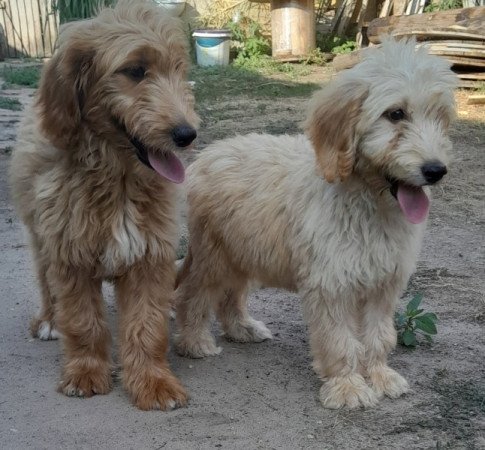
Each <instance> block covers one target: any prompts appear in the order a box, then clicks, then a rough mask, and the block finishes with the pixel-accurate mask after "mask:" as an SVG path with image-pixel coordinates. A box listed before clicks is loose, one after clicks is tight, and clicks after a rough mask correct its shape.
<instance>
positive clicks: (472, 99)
mask: <svg viewBox="0 0 485 450" xmlns="http://www.w3.org/2000/svg"><path fill="white" fill-rule="evenodd" d="M466 103H467V105H485V94H474V95H469V96H468V100H467V101H466Z"/></svg>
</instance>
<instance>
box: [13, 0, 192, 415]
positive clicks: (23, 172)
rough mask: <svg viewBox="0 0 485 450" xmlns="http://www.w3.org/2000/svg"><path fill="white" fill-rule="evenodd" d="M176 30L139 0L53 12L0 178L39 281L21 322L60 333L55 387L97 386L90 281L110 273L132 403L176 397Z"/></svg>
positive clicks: (161, 404) (104, 354)
mask: <svg viewBox="0 0 485 450" xmlns="http://www.w3.org/2000/svg"><path fill="white" fill-rule="evenodd" d="M187 69H188V55H187V44H186V36H185V33H184V32H183V30H182V28H181V26H180V23H179V22H178V21H177V19H174V18H172V17H168V16H167V15H165V14H164V13H163V10H162V9H161V8H159V7H157V6H155V4H153V3H152V2H143V1H141V2H140V1H139V2H130V1H122V2H120V3H119V4H118V6H116V7H115V8H114V9H104V10H102V11H101V12H100V14H99V15H98V16H97V17H96V18H94V19H92V20H88V21H81V22H76V23H72V24H68V25H66V26H65V28H64V29H63V31H62V32H61V35H60V40H59V48H58V51H57V53H56V54H55V56H54V57H53V58H52V60H51V61H50V62H49V63H48V64H47V65H46V67H45V69H44V71H43V74H42V77H41V81H40V87H39V91H38V95H37V100H36V102H35V106H34V107H33V109H32V110H31V111H30V112H29V113H28V114H27V115H26V117H25V119H24V121H23V123H22V125H21V128H20V130H19V136H18V144H17V146H16V149H15V151H14V155H13V160H12V165H11V168H10V176H11V189H12V195H13V198H14V202H15V204H16V207H17V210H18V213H19V215H20V216H21V218H22V221H23V222H24V223H25V225H26V227H27V229H28V231H29V234H30V237H31V243H32V249H33V253H34V259H35V262H36V266H37V276H38V279H39V282H40V287H41V293H42V308H41V312H40V314H39V316H38V318H36V319H35V320H33V322H32V327H31V328H32V333H33V334H34V335H35V336H38V337H39V338H40V339H54V338H56V337H57V336H58V332H57V331H56V330H59V332H60V333H61V335H62V338H63V343H64V353H65V363H64V369H63V373H62V376H61V381H60V386H59V390H60V391H61V392H63V393H64V394H66V395H69V396H85V397H89V396H91V395H93V394H106V393H107V392H109V391H110V390H111V387H112V380H111V366H112V364H111V359H110V348H109V343H110V333H109V330H108V327H107V324H106V318H105V308H104V305H103V298H102V292H101V284H102V281H103V280H109V281H111V282H113V283H114V286H115V293H116V300H117V303H118V309H119V316H120V320H119V341H120V359H121V363H122V368H123V383H124V386H125V387H126V389H127V390H128V392H129V394H130V395H131V397H132V400H133V402H134V404H135V405H136V406H138V407H139V408H141V409H152V408H155V409H158V408H160V409H168V408H172V407H175V406H177V405H184V404H185V403H186V399H187V397H186V393H185V391H184V388H183V387H182V386H181V384H180V382H179V381H178V380H177V378H176V377H175V376H174V375H173V374H172V372H171V371H170V368H169V366H168V363H167V360H166V353H167V348H168V330H167V323H168V320H169V319H168V311H169V300H170V298H171V297H172V295H173V286H174V281H175V265H174V261H175V251H174V248H175V246H176V242H177V211H176V203H177V195H178V194H177V190H178V187H177V186H176V184H177V183H180V182H182V181H183V179H184V168H183V166H182V163H181V161H180V160H179V159H178V157H177V156H176V154H175V153H174V151H177V150H178V149H181V148H183V147H186V146H188V145H189V144H190V143H191V142H192V141H193V139H194V138H195V137H196V130H195V128H194V127H195V126H196V125H198V118H197V116H196V115H195V113H194V110H193V103H194V101H193V96H192V94H191V91H190V87H189V86H188V85H187V83H186V81H185V80H186V73H187Z"/></svg>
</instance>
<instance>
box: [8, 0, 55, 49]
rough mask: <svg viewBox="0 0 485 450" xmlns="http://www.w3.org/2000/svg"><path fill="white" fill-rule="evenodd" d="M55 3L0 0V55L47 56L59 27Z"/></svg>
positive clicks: (42, 0)
mask: <svg viewBox="0 0 485 450" xmlns="http://www.w3.org/2000/svg"><path fill="white" fill-rule="evenodd" d="M55 5H56V2H55V0H1V1H0V56H2V57H4V58H5V57H7V58H19V57H31V58H44V57H49V56H51V55H52V53H53V51H54V47H55V41H56V38H57V32H58V28H59V14H58V13H57V9H56V6H55Z"/></svg>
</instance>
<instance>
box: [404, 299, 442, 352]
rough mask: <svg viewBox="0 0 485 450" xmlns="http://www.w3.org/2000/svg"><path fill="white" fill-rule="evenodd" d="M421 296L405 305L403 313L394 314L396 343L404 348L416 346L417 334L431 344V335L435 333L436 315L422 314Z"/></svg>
mask: <svg viewBox="0 0 485 450" xmlns="http://www.w3.org/2000/svg"><path fill="white" fill-rule="evenodd" d="M422 300H423V295H422V294H416V295H415V296H414V297H413V298H412V299H411V300H410V301H409V303H408V304H407V306H406V310H405V311H404V312H396V314H395V324H396V329H397V339H398V343H399V344H401V345H404V346H405V347H416V345H418V334H421V335H422V336H423V337H424V338H425V339H426V340H427V341H428V342H432V338H431V336H432V335H435V334H436V333H437V330H436V322H437V321H438V318H437V317H436V314H434V313H431V312H426V313H425V312H423V311H424V309H422V308H420V307H419V306H420V305H421V301H422Z"/></svg>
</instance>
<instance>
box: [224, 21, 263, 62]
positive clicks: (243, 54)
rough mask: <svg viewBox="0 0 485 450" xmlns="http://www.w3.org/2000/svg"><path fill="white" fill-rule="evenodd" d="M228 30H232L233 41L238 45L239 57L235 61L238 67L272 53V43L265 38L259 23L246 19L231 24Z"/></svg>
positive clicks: (236, 47)
mask: <svg viewBox="0 0 485 450" xmlns="http://www.w3.org/2000/svg"><path fill="white" fill-rule="evenodd" d="M227 28H229V29H230V30H231V32H232V41H233V42H234V43H235V44H236V45H235V49H236V52H237V56H236V59H235V61H234V64H235V65H236V66H244V65H245V62H246V61H247V60H251V59H255V58H256V59H257V58H260V57H262V56H265V55H268V54H269V53H270V51H271V46H270V43H269V41H268V39H266V38H265V37H264V36H263V34H262V32H261V25H260V24H259V23H258V22H256V21H254V20H252V19H244V20H240V21H238V22H229V23H228V24H227Z"/></svg>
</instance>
